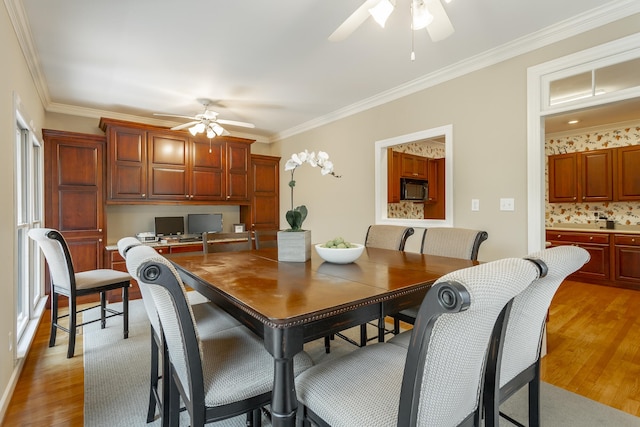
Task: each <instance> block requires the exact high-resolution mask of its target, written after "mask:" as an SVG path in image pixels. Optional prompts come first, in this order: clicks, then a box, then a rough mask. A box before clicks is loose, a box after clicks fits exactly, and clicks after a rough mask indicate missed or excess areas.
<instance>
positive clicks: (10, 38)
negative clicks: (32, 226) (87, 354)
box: [0, 6, 44, 418]
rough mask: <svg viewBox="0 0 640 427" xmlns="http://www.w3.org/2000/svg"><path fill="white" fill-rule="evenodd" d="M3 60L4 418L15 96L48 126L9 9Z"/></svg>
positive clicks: (0, 390) (2, 26)
mask: <svg viewBox="0 0 640 427" xmlns="http://www.w3.org/2000/svg"><path fill="white" fill-rule="evenodd" d="M0 40H1V43H0V58H2V61H3V66H2V78H1V79H0V152H2V155H3V163H2V168H0V200H2V202H3V207H2V209H0V235H2V236H4V244H2V245H0V271H1V272H2V280H1V281H0V288H1V290H2V298H0V399H1V400H0V418H1V417H2V415H3V414H4V411H5V409H6V405H7V404H8V400H9V399H8V398H9V397H10V392H11V386H12V384H13V383H14V382H15V380H16V379H17V374H18V372H19V366H20V365H19V361H16V360H15V356H14V354H15V353H14V352H15V345H13V349H12V350H11V351H9V343H10V338H9V332H12V335H11V336H12V337H15V333H13V331H15V317H16V316H15V309H14V306H15V300H16V295H15V281H16V276H17V275H16V268H15V262H16V258H15V252H16V233H15V224H16V220H15V216H14V210H15V209H14V205H15V200H16V198H15V168H14V158H15V150H14V148H15V147H14V146H15V143H14V142H15V128H16V122H15V115H14V110H15V107H14V94H16V95H17V96H19V98H20V100H21V102H22V108H23V111H25V112H26V114H27V115H28V116H29V117H28V118H27V119H28V120H29V121H32V122H33V126H34V127H35V128H36V131H37V132H38V134H40V130H41V129H42V125H43V123H44V109H43V107H42V103H41V102H40V99H39V98H38V95H37V92H36V89H35V86H34V84H33V82H32V80H31V76H30V74H29V70H28V68H27V65H26V62H25V60H24V57H23V55H22V52H21V50H20V48H19V46H18V42H17V39H16V35H15V33H14V31H13V26H12V25H11V22H10V21H9V17H8V15H7V11H6V8H5V7H4V6H3V7H0Z"/></svg>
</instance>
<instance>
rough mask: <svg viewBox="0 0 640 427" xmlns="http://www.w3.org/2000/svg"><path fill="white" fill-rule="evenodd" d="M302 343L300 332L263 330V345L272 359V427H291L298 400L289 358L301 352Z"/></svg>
mask: <svg viewBox="0 0 640 427" xmlns="http://www.w3.org/2000/svg"><path fill="white" fill-rule="evenodd" d="M303 344H304V341H303V338H302V331H301V330H298V329H274V328H267V327H265V334H264V345H265V348H266V349H267V351H268V352H269V353H271V355H272V356H273V393H272V398H271V422H272V424H273V426H274V427H280V426H292V427H293V426H294V425H295V422H296V411H297V408H298V398H297V397H296V384H295V376H294V374H293V356H295V355H296V354H297V353H299V352H300V351H302V347H303Z"/></svg>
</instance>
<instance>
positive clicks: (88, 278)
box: [76, 269, 131, 290]
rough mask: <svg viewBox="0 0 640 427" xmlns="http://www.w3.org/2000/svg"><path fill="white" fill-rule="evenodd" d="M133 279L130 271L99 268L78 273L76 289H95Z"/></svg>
mask: <svg viewBox="0 0 640 427" xmlns="http://www.w3.org/2000/svg"><path fill="white" fill-rule="evenodd" d="M129 280H131V276H130V275H129V273H124V272H122V271H117V270H109V269H98V270H88V271H82V272H80V273H76V289H78V290H81V289H93V288H99V287H101V286H107V285H113V284H115V283H120V282H128V281H129Z"/></svg>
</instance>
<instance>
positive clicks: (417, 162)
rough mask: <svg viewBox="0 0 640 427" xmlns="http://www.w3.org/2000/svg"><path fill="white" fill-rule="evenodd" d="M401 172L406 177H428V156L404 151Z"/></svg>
mask: <svg viewBox="0 0 640 427" xmlns="http://www.w3.org/2000/svg"><path fill="white" fill-rule="evenodd" d="M400 163H401V165H400V171H401V172H400V173H401V175H402V176H403V177H405V178H416V179H427V158H426V157H421V156H416V155H413V154H406V153H402V155H401V161H400Z"/></svg>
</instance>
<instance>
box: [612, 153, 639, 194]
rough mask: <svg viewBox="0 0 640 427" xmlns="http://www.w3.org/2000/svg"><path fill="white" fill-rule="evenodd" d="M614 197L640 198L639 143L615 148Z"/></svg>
mask: <svg viewBox="0 0 640 427" xmlns="http://www.w3.org/2000/svg"><path fill="white" fill-rule="evenodd" d="M616 154H617V156H616V166H617V167H616V169H617V170H616V175H615V176H616V186H615V188H616V199H617V200H625V201H627V200H640V145H632V146H629V147H620V148H616Z"/></svg>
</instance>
